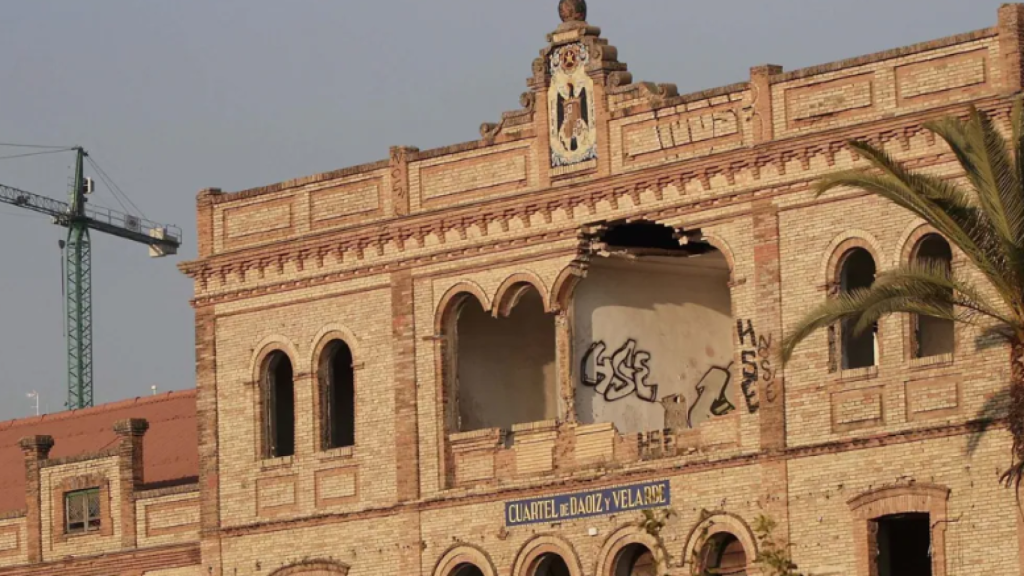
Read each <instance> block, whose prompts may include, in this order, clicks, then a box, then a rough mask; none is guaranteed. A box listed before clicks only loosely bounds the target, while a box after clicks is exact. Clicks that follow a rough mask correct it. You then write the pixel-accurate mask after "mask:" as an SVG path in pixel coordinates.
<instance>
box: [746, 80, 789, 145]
mask: <svg viewBox="0 0 1024 576" xmlns="http://www.w3.org/2000/svg"><path fill="white" fill-rule="evenodd" d="M776 74H782V66H778V65H775V64H764V65H761V66H754V67H753V68H751V69H750V91H751V92H752V93H753V103H752V107H753V109H754V134H753V140H754V144H760V143H762V142H770V141H771V140H772V139H773V138H775V124H774V120H773V110H772V82H771V77H772V76H774V75H776Z"/></svg>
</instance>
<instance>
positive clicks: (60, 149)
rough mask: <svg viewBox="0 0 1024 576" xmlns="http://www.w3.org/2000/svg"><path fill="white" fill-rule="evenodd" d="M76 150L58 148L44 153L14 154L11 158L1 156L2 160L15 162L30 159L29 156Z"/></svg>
mask: <svg viewBox="0 0 1024 576" xmlns="http://www.w3.org/2000/svg"><path fill="white" fill-rule="evenodd" d="M70 150H74V148H58V149H56V150H43V151H42V152H27V153H25V154H13V155H11V156H0V160H13V159H15V158H28V157H29V156H41V155H43V154H56V153H58V152H68V151H70Z"/></svg>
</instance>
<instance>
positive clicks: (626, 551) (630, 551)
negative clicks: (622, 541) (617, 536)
mask: <svg viewBox="0 0 1024 576" xmlns="http://www.w3.org/2000/svg"><path fill="white" fill-rule="evenodd" d="M613 574H614V576H657V565H656V563H655V561H654V554H652V553H651V551H650V549H648V548H647V547H646V546H644V545H643V544H630V545H629V546H626V547H625V548H623V549H622V551H621V552H619V553H618V555H617V556H616V557H615V571H614V573H613Z"/></svg>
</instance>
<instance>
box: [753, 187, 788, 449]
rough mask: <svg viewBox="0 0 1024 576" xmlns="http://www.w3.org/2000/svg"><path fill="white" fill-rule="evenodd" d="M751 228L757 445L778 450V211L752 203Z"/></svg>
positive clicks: (782, 427) (781, 418)
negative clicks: (759, 423)
mask: <svg viewBox="0 0 1024 576" xmlns="http://www.w3.org/2000/svg"><path fill="white" fill-rule="evenodd" d="M753 229H754V289H755V291H756V294H757V297H756V299H755V300H756V302H757V311H756V313H755V318H754V329H755V331H756V335H757V339H758V342H757V351H758V368H759V371H758V376H759V378H758V400H759V404H760V410H759V414H760V421H761V448H762V449H765V450H769V451H780V450H783V449H785V447H786V395H785V385H784V378H783V375H782V373H781V371H780V370H779V366H778V365H777V364H778V363H777V362H776V361H775V358H774V353H775V351H776V350H777V348H778V345H779V341H780V340H781V339H782V337H783V334H782V286H781V270H780V266H779V263H780V256H781V255H780V252H779V214H778V211H777V210H776V208H775V206H774V205H773V204H772V203H771V202H770V201H767V202H759V203H757V204H756V205H755V206H754V214H753ZM766 363H767V364H766Z"/></svg>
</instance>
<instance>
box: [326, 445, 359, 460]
mask: <svg viewBox="0 0 1024 576" xmlns="http://www.w3.org/2000/svg"><path fill="white" fill-rule="evenodd" d="M355 455H356V447H355V446H342V447H341V448H330V449H327V450H322V451H320V452H317V455H316V457H317V460H320V461H327V460H351V459H352V458H353V457H355Z"/></svg>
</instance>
